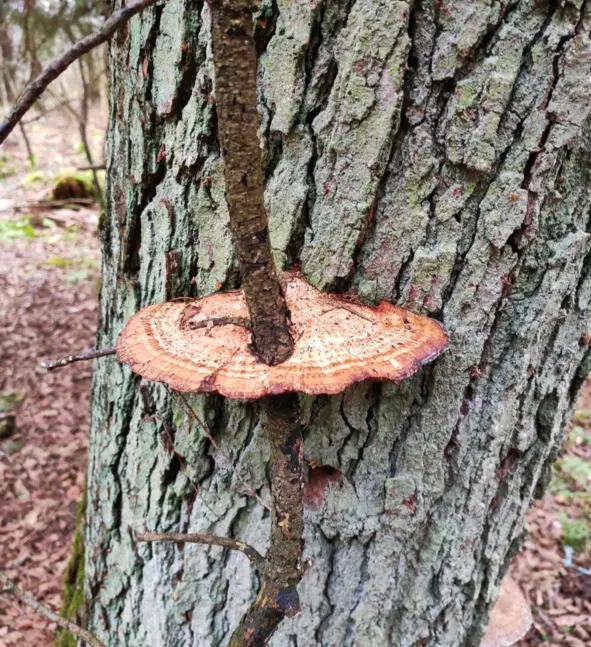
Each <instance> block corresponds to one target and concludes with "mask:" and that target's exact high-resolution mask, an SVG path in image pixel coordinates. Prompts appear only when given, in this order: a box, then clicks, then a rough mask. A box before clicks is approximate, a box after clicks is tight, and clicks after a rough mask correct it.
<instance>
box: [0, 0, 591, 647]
mask: <svg viewBox="0 0 591 647" xmlns="http://www.w3.org/2000/svg"><path fill="white" fill-rule="evenodd" d="M108 5H109V3H107V2H106V1H105V0H0V118H1V117H3V116H4V115H5V114H6V112H7V111H8V109H9V107H10V106H11V105H12V103H13V102H14V100H15V98H16V97H17V96H18V94H19V93H20V91H21V90H22V88H23V87H24V86H25V84H26V83H27V82H28V81H30V80H31V79H32V78H34V77H35V76H36V75H37V74H39V72H40V71H41V69H42V68H43V67H45V66H46V65H47V64H48V63H49V62H50V61H51V59H52V58H53V57H55V56H57V55H58V54H60V53H61V52H63V51H65V50H67V49H68V48H69V47H71V46H72V44H73V43H74V42H76V41H77V40H79V39H80V38H82V37H83V36H85V35H87V34H90V33H92V32H93V31H96V29H97V28H98V27H99V26H100V24H101V23H102V21H103V19H104V15H105V13H106V12H108ZM107 65H108V60H107V48H106V47H102V48H98V49H96V50H94V51H93V52H91V53H90V54H88V55H86V56H84V57H82V58H81V59H79V60H78V61H77V62H76V63H74V64H73V65H72V66H71V67H70V68H69V69H68V70H67V72H66V73H65V74H63V75H62V76H61V77H60V78H59V79H58V80H57V81H56V82H54V83H53V84H52V85H51V86H50V87H49V89H48V90H47V91H46V92H45V93H44V94H43V96H42V97H41V99H40V100H39V101H38V102H37V103H36V104H35V107H34V109H33V110H31V111H30V112H29V113H28V114H27V115H26V116H25V118H24V120H23V121H22V122H21V124H20V126H19V127H17V128H16V129H15V131H14V132H13V133H12V134H11V136H10V137H9V138H8V140H7V141H6V142H5V143H4V144H3V145H1V146H0V500H1V501H2V505H1V507H0V545H1V549H0V568H1V569H3V570H4V571H5V572H6V574H7V575H8V576H9V577H11V578H12V579H14V580H16V581H17V582H19V583H20V584H21V585H22V587H23V588H24V589H26V590H28V591H30V592H31V593H33V594H34V595H35V596H36V597H37V599H39V600H40V601H41V602H43V603H44V604H46V605H47V606H50V607H52V608H56V609H57V608H59V607H60V606H61V604H62V599H63V590H64V581H65V586H72V585H73V583H72V582H69V581H68V568H67V567H68V561H69V558H70V555H71V553H72V550H73V548H72V536H73V531H74V527H75V524H76V516H77V509H78V506H79V503H80V501H81V500H82V498H83V492H84V486H85V465H86V446H87V433H88V415H89V412H88V402H89V390H90V387H91V366H90V364H75V365H73V366H70V367H68V368H65V369H62V370H61V371H56V372H46V371H45V370H43V369H42V368H41V367H40V362H41V360H43V359H47V358H53V357H61V356H65V355H68V354H70V353H72V352H76V351H79V350H82V349H86V348H91V347H93V346H94V335H95V329H96V310H97V292H98V290H99V289H100V258H99V241H98V237H97V224H98V220H99V215H100V211H101V205H102V202H103V192H104V176H105V170H104V133H105V128H106V122H107V117H108V97H107V91H108V88H107ZM98 361H115V360H113V359H111V358H105V359H101V360H98ZM528 529H529V536H528V538H527V540H526V542H525V545H524V549H523V551H522V552H521V554H520V555H519V556H518V557H517V558H516V560H515V562H514V565H513V568H512V575H513V577H514V579H515V580H516V581H517V582H518V583H519V584H520V585H521V587H522V589H523V591H524V593H525V594H526V596H527V598H528V600H529V601H530V603H531V605H532V611H533V615H534V626H533V627H532V629H531V631H530V633H529V634H528V636H527V637H526V638H525V639H524V640H523V641H521V643H520V644H522V645H540V644H546V645H569V646H571V647H585V646H588V645H591V384H590V383H589V382H588V383H587V385H586V386H585V387H584V389H583V392H582V394H581V397H580V399H579V403H578V406H577V410H576V412H575V413H574V416H573V419H572V423H571V429H570V435H569V438H568V441H567V443H566V445H565V447H564V449H563V452H562V454H561V456H560V458H559V459H558V461H557V463H556V465H555V469H554V477H553V480H552V482H551V485H550V487H549V489H548V491H547V492H546V494H545V496H544V498H543V499H542V500H541V501H539V502H537V503H536V505H535V507H533V508H532V510H531V512H530V514H529V518H528ZM74 550H75V547H74ZM54 636H55V627H53V626H52V625H50V624H49V623H48V622H47V621H46V620H44V619H42V618H41V617H39V616H36V615H35V614H34V613H33V612H32V611H30V610H29V609H28V608H24V607H22V606H20V605H19V604H18V603H17V602H16V601H15V600H14V599H11V598H9V597H8V596H6V595H1V594H0V646H3V645H6V646H12V645H50V644H53V641H54Z"/></svg>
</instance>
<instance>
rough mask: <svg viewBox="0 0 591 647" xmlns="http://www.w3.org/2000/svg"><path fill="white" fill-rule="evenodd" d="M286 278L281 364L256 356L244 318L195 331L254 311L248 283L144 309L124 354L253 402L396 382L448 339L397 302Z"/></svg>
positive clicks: (191, 387) (177, 379)
mask: <svg viewBox="0 0 591 647" xmlns="http://www.w3.org/2000/svg"><path fill="white" fill-rule="evenodd" d="M283 285H284V291H285V297H286V300H287V305H288V307H289V309H290V312H291V322H292V333H293V337H294V340H295V350H294V353H293V355H292V356H291V357H290V358H289V359H288V360H287V361H286V362H284V363H282V364H279V365H277V366H268V365H267V364H264V363H262V362H259V361H257V359H256V357H255V356H254V354H253V352H252V350H251V349H250V347H249V344H250V342H251V334H250V331H249V330H248V329H247V328H245V327H244V326H240V325H234V324H225V325H221V326H220V325H216V326H210V327H208V328H198V329H192V325H193V326H194V325H195V324H196V323H199V322H201V321H204V320H208V319H212V318H219V317H223V318H247V317H248V310H247V308H246V303H245V300H244V295H243V293H242V291H241V290H237V291H234V292H219V293H217V294H213V295H211V296H208V297H205V298H204V299H200V300H197V301H191V302H186V301H185V302H179V301H176V302H175V301H169V302H166V303H161V304H158V305H153V306H149V307H147V308H144V309H143V310H140V312H138V313H137V314H136V315H134V316H133V317H132V318H131V319H130V321H129V322H128V324H127V326H126V327H125V329H124V330H123V332H122V333H121V335H120V337H119V340H118V342H117V355H118V356H119V359H120V360H121V361H122V362H126V363H127V364H129V365H130V366H131V368H132V369H133V370H134V371H135V372H136V373H139V374H140V375H143V376H144V377H145V378H147V379H149V380H155V381H157V382H166V384H169V385H170V386H171V387H172V388H173V389H177V390H179V391H217V392H218V393H221V394H222V395H225V396H227V397H229V398H239V399H245V400H248V399H258V398H261V397H263V396H265V395H272V394H277V393H284V392H286V391H300V392H302V393H338V392H340V391H342V390H343V389H345V388H346V387H347V386H349V385H350V384H353V383H354V382H359V381H361V380H367V379H375V380H393V381H399V380H402V379H404V378H406V377H408V376H409V375H412V374H413V373H414V372H415V371H417V369H418V368H419V367H420V366H421V365H422V364H424V363H425V362H428V361H430V360H432V359H433V358H435V357H436V356H437V355H439V353H440V352H441V351H442V350H443V349H444V348H445V347H446V345H447V334H446V332H445V330H444V329H443V327H442V326H441V325H440V324H439V323H437V322H436V321H434V320H433V319H429V318H428V317H423V316H420V315H416V314H413V313H412V312H409V311H407V310H403V309H402V308H397V307H396V306H393V305H392V304H390V303H386V302H383V303H381V304H380V305H379V306H377V307H375V308H373V307H369V306H363V305H357V304H353V303H350V302H348V301H346V300H345V299H343V298H342V297H340V296H337V295H334V294H326V293H322V292H319V291H318V290H316V289H315V288H313V287H312V286H311V285H309V284H308V283H306V282H305V281H304V280H303V279H302V278H301V277H300V276H299V275H297V274H294V273H286V274H284V275H283Z"/></svg>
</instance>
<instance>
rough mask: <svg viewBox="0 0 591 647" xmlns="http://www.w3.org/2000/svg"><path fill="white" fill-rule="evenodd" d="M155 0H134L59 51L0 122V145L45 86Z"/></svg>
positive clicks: (155, 0)
mask: <svg viewBox="0 0 591 647" xmlns="http://www.w3.org/2000/svg"><path fill="white" fill-rule="evenodd" d="M157 1H158V0H137V1H136V2H133V3H131V4H129V5H127V6H126V7H123V8H122V9H120V10H119V11H116V12H115V13H113V14H112V15H111V16H110V17H109V18H108V19H107V20H106V21H105V23H104V24H103V26H102V27H101V28H100V29H99V30H98V31H97V32H96V33H95V34H91V35H90V36H86V37H85V38H83V39H82V40H79V41H78V42H77V43H76V44H75V45H74V46H73V47H71V48H70V49H69V50H68V51H67V52H65V53H64V54H62V56H60V57H58V58H56V59H54V60H53V61H52V62H51V63H50V64H49V65H48V67H46V68H45V69H44V70H43V71H42V72H41V74H39V76H37V77H36V78H35V79H33V80H32V81H31V82H29V83H28V84H27V85H26V87H25V89H24V90H23V92H22V94H21V95H20V97H19V98H18V100H17V102H16V104H15V105H14V107H13V108H12V110H11V111H10V112H9V113H8V115H7V116H6V118H5V119H4V121H3V122H2V123H1V124H0V144H1V143H2V142H3V141H4V140H5V139H6V138H7V137H8V135H9V134H10V132H11V131H12V130H13V128H14V127H15V126H16V124H17V123H18V122H19V121H20V120H21V118H22V116H23V115H24V114H25V113H26V112H27V110H29V108H30V107H31V106H32V105H33V104H34V103H35V101H37V99H38V98H39V97H40V96H41V94H42V93H43V91H44V90H45V88H46V87H47V86H48V85H49V84H50V83H51V82H52V81H54V80H55V79H57V77H58V76H59V75H60V74H61V73H62V72H63V71H64V70H66V69H67V68H68V67H69V66H70V65H71V64H72V63H73V62H74V61H76V60H77V59H78V58H80V57H81V56H82V55H84V54H86V53H87V52H89V51H90V50H91V49H94V48H95V47H98V45H101V44H102V43H105V42H107V41H108V40H109V39H110V38H111V37H112V36H113V34H114V33H115V32H116V31H117V30H118V29H119V28H120V27H122V26H123V25H125V24H126V23H127V21H128V20H129V19H130V18H131V17H132V16H135V14H136V13H138V12H140V11H142V10H143V9H145V8H146V7H149V6H151V5H153V4H155V3H156V2H157Z"/></svg>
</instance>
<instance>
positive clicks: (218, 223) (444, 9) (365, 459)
mask: <svg viewBox="0 0 591 647" xmlns="http://www.w3.org/2000/svg"><path fill="white" fill-rule="evenodd" d="M117 6H118V4H117ZM209 30H210V27H209V11H208V8H207V5H206V4H205V3H202V2H190V1H189V0H170V1H169V2H168V3H166V4H165V5H160V6H156V7H155V8H154V9H150V10H148V11H146V12H145V13H143V14H142V15H141V16H139V17H136V18H134V19H133V21H132V22H131V23H130V24H129V28H128V29H127V30H126V31H124V32H122V33H121V34H120V35H118V36H116V37H115V38H114V40H113V41H112V43H111V48H110V63H111V65H110V83H111V104H110V117H111V118H110V126H109V133H108V140H109V154H108V185H107V212H106V216H105V218H104V219H103V221H102V223H101V238H102V244H103V285H102V293H101V319H100V322H99V331H100V332H99V339H98V343H99V345H100V346H111V345H113V342H114V341H115V339H116V337H117V335H118V333H119V331H120V329H121V327H122V326H123V324H124V322H125V321H126V320H127V318H128V317H129V316H130V315H131V314H132V313H133V312H135V311H136V310H137V309H139V308H140V307H142V306H144V305H148V304H149V303H153V302H156V301H159V300H163V299H167V298H173V297H176V296H181V295H182V296H186V295H204V294H207V293H209V292H213V291H216V290H219V289H225V288H231V287H235V286H236V284H237V271H236V264H235V259H234V256H233V250H232V246H231V243H230V238H229V233H228V230H227V210H226V205H225V201H224V183H223V173H222V168H221V163H220V158H219V151H218V148H217V146H218V144H217V134H216V114H215V101H214V98H213V97H214V92H213V88H212V80H211V79H212V62H211V57H210V49H209V38H210V31H209ZM590 30H591V6H590V4H589V3H588V2H581V1H578V2H567V3H558V2H549V1H544V0H542V1H541V2H538V3H531V2H527V1H525V0H522V1H517V2H509V3H505V4H500V3H490V2H481V3H479V2H476V3H475V2H474V1H473V0H471V1H470V2H468V1H464V0H460V1H454V2H453V3H452V2H447V1H446V0H443V1H440V2H428V1H427V0H424V1H422V2H421V1H417V2H410V1H409V2H403V1H400V2H390V1H386V0H384V1H381V0H357V2H351V1H350V0H335V1H334V2H325V1H322V0H319V1H317V2H315V3H293V2H288V1H286V0H278V1H277V2H276V3H271V2H267V1H266V2H264V3H263V5H262V6H261V10H260V15H259V18H258V21H257V33H256V35H257V43H258V46H259V53H260V79H259V81H260V83H259V95H260V97H259V98H260V110H261V122H262V126H261V131H262V135H263V139H264V144H265V164H266V180H267V193H266V200H267V206H268V209H269V214H270V219H271V229H272V236H273V240H272V242H273V246H274V250H275V254H276V258H277V261H278V263H279V264H280V265H281V266H283V267H288V266H290V265H292V264H293V263H296V262H298V261H300V262H301V265H302V269H303V271H304V273H305V274H306V276H307V277H308V279H309V280H310V281H311V282H313V283H314V284H315V285H316V286H318V287H320V288H322V289H328V288H331V289H334V290H338V291H347V290H351V291H354V292H357V293H358V294H360V295H361V296H362V297H363V298H364V299H365V300H367V301H369V302H375V301H379V300H381V299H387V300H391V301H394V302H397V303H400V304H406V305H407V306H408V307H411V308H413V309H415V310H417V311H422V312H424V313H427V314H430V315H431V316H435V317H437V318H439V319H440V320H442V321H443V322H444V323H445V325H446V327H447V328H448V330H449V332H450V334H451V347H450V350H449V351H448V352H447V354H446V355H445V356H443V357H442V358H441V359H440V360H438V361H437V362H436V363H435V365H434V366H432V367H429V368H427V369H426V370H424V371H423V372H422V373H421V374H419V375H417V376H415V377H414V378H412V379H411V380H409V381H407V382H405V383H403V384H402V385H399V386H396V385H376V384H362V385H358V386H356V387H353V388H351V389H349V390H348V391H346V392H345V393H344V394H343V395H340V396H334V397H316V398H303V402H302V404H303V410H304V412H305V418H306V423H307V434H306V438H305V453H306V457H307V459H308V461H309V463H310V469H311V471H312V475H313V476H314V478H313V479H312V482H313V483H314V484H315V485H316V489H315V490H314V491H312V490H311V489H309V495H314V496H310V497H309V503H314V505H309V506H308V509H307V514H306V531H305V538H306V545H305V554H306V555H307V557H308V558H309V559H310V560H311V563H312V565H311V567H310V568H309V570H308V571H307V573H306V575H305V577H304V579H303V581H302V584H301V586H300V597H301V601H302V606H303V613H302V614H301V615H300V616H299V617H297V618H296V619H294V620H290V621H285V622H284V623H283V624H282V625H281V627H280V630H279V632H278V634H277V635H276V636H275V637H274V638H273V639H272V643H271V644H273V645H326V646H327V647H328V646H329V645H333V644H336V645H353V644H355V645H414V644H417V643H418V644H423V645H437V646H446V645H461V644H465V645H470V644H476V643H477V640H478V635H479V631H480V629H481V627H482V624H483V623H484V622H485V621H486V616H487V612H488V609H489V606H490V603H491V601H492V599H493V597H494V594H495V590H496V587H497V585H498V582H499V580H500V578H501V576H502V574H503V573H504V571H505V569H506V566H507V564H508V561H509V559H510V557H511V556H512V555H513V554H514V553H515V551H517V550H518V548H519V545H520V541H521V537H522V524H523V518H524V515H525V512H526V511H527V508H528V506H529V504H530V501H531V499H532V497H533V496H534V495H536V494H539V493H540V492H541V491H542V489H543V487H544V485H545V483H546V481H547V478H548V475H549V468H550V464H551V462H552V460H553V458H554V457H555V456H556V454H557V452H558V450H559V448H560V445H561V442H562V439H563V431H562V430H563V428H564V425H565V421H566V419H567V416H568V412H569V410H570V408H571V405H572V403H573V400H574V398H575V396H576V393H577V390H578V387H579V386H580V384H581V383H582V381H583V379H584V377H585V376H586V375H587V373H588V372H589V368H590V364H591V354H590V352H589V349H588V347H587V345H586V342H585V339H586V338H585V334H586V333H587V332H588V330H587V329H586V326H588V321H589V309H590V308H589V301H590V298H591V280H590V278H589V266H590V258H591V257H590V254H589V251H590V242H589V230H590V201H591V195H590V189H589V185H590V182H589V180H590V178H589V174H590V167H589V152H590V151H589V149H590V147H591V121H590V116H589V113H590V111H591V105H590V104H589V102H588V95H589V90H590V89H591V88H590V86H591V42H590V37H589V33H590ZM587 339H588V338H587ZM191 402H192V403H193V405H194V406H195V407H196V408H197V410H198V411H199V413H200V414H201V416H202V417H203V418H204V419H205V420H207V421H208V422H209V424H210V426H211V428H212V430H213V432H214V435H215V437H216V439H217V441H218V443H220V444H221V446H222V447H223V449H224V451H225V453H226V454H227V455H228V456H229V457H230V458H231V461H232V462H233V467H232V468H231V469H230V468H229V466H228V465H227V464H226V462H225V461H224V460H222V459H221V457H220V455H219V454H218V453H216V451H214V449H213V448H212V447H211V446H210V444H209V443H208V442H207V440H206V439H205V438H204V437H203V436H202V435H201V434H200V432H199V430H198V429H197V428H196V427H195V426H194V425H193V424H192V421H191V420H190V419H188V418H187V416H186V414H185V412H184V410H183V409H182V408H181V407H179V405H178V403H177V401H176V400H175V401H171V399H170V394H169V392H168V391H167V390H166V389H165V388H164V387H162V386H160V385H156V384H152V383H148V382H145V381H142V380H140V379H139V378H137V377H134V376H133V375H132V374H131V373H130V372H129V370H128V369H127V368H125V367H122V366H120V365H118V364H116V363H114V362H113V361H112V360H108V359H105V360H100V361H99V363H98V364H97V368H96V371H95V382H94V392H93V410H92V429H91V446H90V469H89V485H88V494H89V498H88V512H87V528H86V553H85V582H86V597H87V615H88V620H89V625H90V627H91V628H92V629H93V630H94V631H95V633H97V634H98V635H99V636H100V637H103V638H105V639H107V638H108V639H109V640H110V641H112V642H113V643H114V644H121V645H145V644H155V645H186V644H192V645H203V646H206V645H221V644H223V643H224V641H225V640H227V638H228V637H229V635H230V633H231V630H232V629H233V627H234V626H235V625H236V624H237V622H238V620H239V618H240V617H241V615H242V613H243V611H244V609H245V608H246V606H247V605H248V603H249V601H250V600H251V598H252V596H253V594H254V591H255V589H256V586H255V584H256V583H255V582H254V581H253V578H254V575H253V573H252V571H251V569H250V566H249V564H248V562H247V561H246V560H245V559H244V558H243V556H241V555H237V554H233V553H232V554H230V553H226V552H224V551H222V550H221V549H219V548H205V547H202V546H185V547H184V548H183V547H178V546H172V545H168V544H150V545H146V544H137V543H136V542H135V540H134V538H133V530H140V529H150V530H158V531H173V530H175V531H188V530H192V531H195V532H199V531H202V532H210V533H212V534H218V535H228V536H236V537H240V538H242V539H244V540H245V541H248V542H249V543H250V544H253V545H254V546H255V547H257V548H260V549H261V550H263V551H264V548H265V542H266V540H267V537H268V526H269V522H268V516H267V515H266V510H265V509H264V508H262V507H261V506H260V505H258V504H257V502H256V501H255V500H253V499H252V498H251V497H248V496H247V495H245V493H244V491H243V486H242V484H241V483H242V479H246V480H247V481H248V482H249V483H250V484H251V485H252V486H253V487H254V488H256V489H257V490H258V492H259V494H260V495H261V496H262V497H263V498H265V497H267V496H268V487H267V478H266V473H265V453H266V447H265V446H264V443H262V442H261V428H260V424H259V418H258V412H257V410H256V409H255V408H254V407H253V406H252V405H249V404H241V403H231V402H230V401H227V400H224V399H221V398H218V397H216V396H211V397H201V396H194V397H192V398H191ZM319 466H324V469H322V467H319ZM323 478H324V480H325V481H328V480H330V481H331V485H330V487H329V488H328V489H326V490H325V491H324V492H323V494H324V498H323V497H322V496H320V495H321V494H322V490H323V487H322V481H323ZM325 484H326V483H325ZM322 498H323V500H322V501H320V502H319V499H322Z"/></svg>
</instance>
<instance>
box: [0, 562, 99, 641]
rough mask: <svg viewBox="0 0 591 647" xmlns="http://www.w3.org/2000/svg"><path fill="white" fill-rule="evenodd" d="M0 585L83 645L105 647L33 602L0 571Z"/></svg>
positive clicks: (33, 600) (88, 633) (72, 624)
mask: <svg viewBox="0 0 591 647" xmlns="http://www.w3.org/2000/svg"><path fill="white" fill-rule="evenodd" d="M0 584H1V585H2V589H3V591H4V592H6V593H10V594H11V595H13V596H14V597H15V598H17V599H18V600H20V601H21V602H24V603H25V604H26V605H27V606H29V607H31V609H33V611H35V612H37V613H38V614H39V615H41V616H43V617H44V618H47V619H48V620H50V621H51V622H55V623H56V624H57V625H59V626H60V627H62V628H63V629H67V630H68V631H70V632H72V633H73V634H74V635H75V636H77V637H78V638H80V640H83V641H84V642H85V643H87V644H89V645H92V647H105V643H103V642H101V641H100V640H99V639H98V638H97V637H96V636H94V635H93V634H91V633H90V631H87V630H86V629H82V627H80V626H79V625H77V624H76V623H74V622H72V621H71V620H66V618H62V617H61V616H60V615H58V614H57V613H55V611H52V610H51V609H48V608H47V607H44V606H43V605H42V604H41V603H39V602H37V600H35V598H34V597H33V596H31V595H29V594H28V593H27V592H26V591H23V590H22V589H21V588H20V587H19V586H18V585H17V584H15V583H14V582H13V581H12V580H11V579H9V578H8V577H6V575H4V573H2V571H0Z"/></svg>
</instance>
